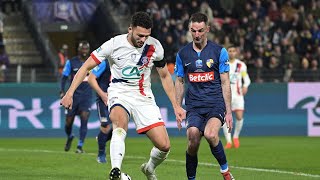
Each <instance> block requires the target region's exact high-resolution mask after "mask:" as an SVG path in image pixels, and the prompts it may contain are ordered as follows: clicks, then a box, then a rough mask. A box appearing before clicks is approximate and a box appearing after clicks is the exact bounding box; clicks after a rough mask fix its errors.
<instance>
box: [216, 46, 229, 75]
mask: <svg viewBox="0 0 320 180" xmlns="http://www.w3.org/2000/svg"><path fill="white" fill-rule="evenodd" d="M229 71H230V65H229V56H228V52H227V50H226V48H222V49H221V52H220V57H219V73H225V72H229Z"/></svg>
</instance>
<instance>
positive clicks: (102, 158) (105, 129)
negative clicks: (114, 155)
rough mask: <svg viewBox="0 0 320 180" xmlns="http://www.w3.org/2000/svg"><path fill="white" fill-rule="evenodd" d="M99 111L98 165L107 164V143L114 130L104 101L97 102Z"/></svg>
mask: <svg viewBox="0 0 320 180" xmlns="http://www.w3.org/2000/svg"><path fill="white" fill-rule="evenodd" d="M97 110H98V115H99V119H100V131H99V134H98V136H97V141H98V156H97V162H98V163H106V162H107V160H106V143H107V141H109V140H110V139H111V136H112V128H111V125H110V124H111V121H110V119H109V111H108V107H107V106H106V105H105V104H104V102H103V101H102V100H98V101H97Z"/></svg>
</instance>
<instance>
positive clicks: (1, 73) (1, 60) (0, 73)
mask: <svg viewBox="0 0 320 180" xmlns="http://www.w3.org/2000/svg"><path fill="white" fill-rule="evenodd" d="M9 63H10V61H9V57H8V55H7V53H6V51H5V47H4V45H3V44H1V45H0V82H5V81H6V74H7V69H8V66H9Z"/></svg>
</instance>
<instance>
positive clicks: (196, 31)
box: [189, 22, 209, 44]
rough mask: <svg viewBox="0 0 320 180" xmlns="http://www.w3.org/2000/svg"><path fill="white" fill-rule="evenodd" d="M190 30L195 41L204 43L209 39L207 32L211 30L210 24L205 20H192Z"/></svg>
mask: <svg viewBox="0 0 320 180" xmlns="http://www.w3.org/2000/svg"><path fill="white" fill-rule="evenodd" d="M189 30H190V32H191V35H192V39H193V42H194V43H196V44H198V43H203V42H204V41H205V40H206V39H207V32H209V26H207V25H206V23H204V22H201V23H199V22H191V23H190V25H189Z"/></svg>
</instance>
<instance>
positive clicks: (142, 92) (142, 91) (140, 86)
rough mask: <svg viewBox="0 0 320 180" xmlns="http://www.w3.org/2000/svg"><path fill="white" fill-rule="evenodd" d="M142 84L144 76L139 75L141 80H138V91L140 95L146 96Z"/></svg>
mask: <svg viewBox="0 0 320 180" xmlns="http://www.w3.org/2000/svg"><path fill="white" fill-rule="evenodd" d="M143 82H144V74H141V78H140V80H139V90H140V94H142V95H144V96H146V94H145V93H144V88H143Z"/></svg>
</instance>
